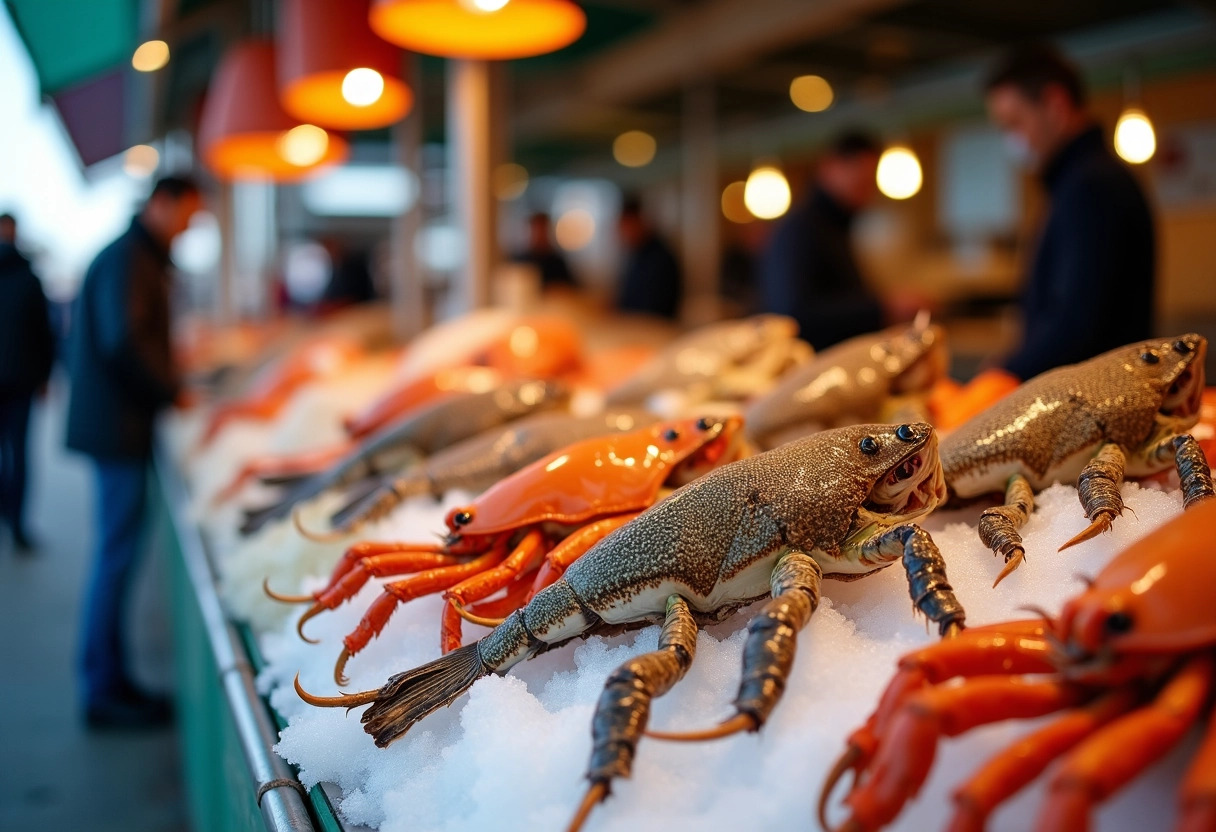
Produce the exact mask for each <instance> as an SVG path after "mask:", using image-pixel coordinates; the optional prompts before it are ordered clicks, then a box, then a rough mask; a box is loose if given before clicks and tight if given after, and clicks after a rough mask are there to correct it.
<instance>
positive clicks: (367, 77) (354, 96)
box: [342, 66, 384, 107]
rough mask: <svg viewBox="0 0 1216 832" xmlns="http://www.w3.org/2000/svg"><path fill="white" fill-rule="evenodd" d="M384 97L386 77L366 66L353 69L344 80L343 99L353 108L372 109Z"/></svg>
mask: <svg viewBox="0 0 1216 832" xmlns="http://www.w3.org/2000/svg"><path fill="white" fill-rule="evenodd" d="M382 95H384V76H383V75H381V74H380V73H379V72H376V70H374V69H371V68H369V67H366V66H361V67H358V68H357V69H352V70H351V71H350V72H348V73H346V76H345V77H344V78H343V79H342V98H343V99H344V100H345V101H346V103H347V104H350V105H351V106H352V107H370V106H371V105H372V104H375V103H376V102H377V101H379V100H380V97H381V96H382Z"/></svg>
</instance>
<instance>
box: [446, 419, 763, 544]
mask: <svg viewBox="0 0 1216 832" xmlns="http://www.w3.org/2000/svg"><path fill="white" fill-rule="evenodd" d="M741 427H742V420H741V419H740V418H739V417H737V416H731V417H728V418H726V419H707V418H702V419H681V420H677V421H671V422H659V423H656V424H653V425H648V426H647V427H644V428H641V429H639V430H635V431H632V432H629V433H621V434H614V435H612V436H606V437H605V436H599V437H596V438H594V439H587V440H584V441H582V442H576V443H575V444H573V445H569V446H567V447H565V448H563V449H561V450H559V451H556V452H554V453H552V454H549V455H548V456H546V457H544V458H543V459H539V460H537V461H536V462H534V463H532V464H531V465H529V466H527V467H526V468H523V469H521V470H520V471H519V472H517V473H516V474H513V475H512V476H510V477H507V478H506V479H504V480H501V481H500V482H499V483H498V484H497V485H495V486H493V487H492V488H490V489H489V490H487V491H486V492H485V493H484V494H482V495H481V496H480V497H479V498H478V499H477V500H476V502H474V503H473V504H472V505H469V506H463V507H458V508H455V509H453V510H452V511H450V512H449V513H448V516H447V518H446V523H447V525H448V528H449V529H450V530H451V532H452V536H453V537H458V538H465V537H473V536H480V535H495V534H498V533H501V532H504V531H508V530H511V529H519V528H524V527H526V526H532V525H536V524H538V523H545V522H556V523H561V524H563V525H577V524H581V523H584V522H586V521H588V520H590V519H591V518H593V517H599V516H601V515H605V514H621V513H624V512H629V511H640V510H641V509H644V508H646V507H647V506H650V505H652V504H653V503H654V502H655V500H656V499H657V498H658V495H659V491H660V489H662V487H663V486H664V484H665V483H667V481H668V479H669V478H670V476H671V474H672V470H673V469H674V468H676V467H677V466H679V465H681V464H682V463H684V462H686V461H695V460H693V457H694V455H696V457H697V459H699V458H700V457H701V456H706V457H709V459H708V461H709V462H714V461H717V459H718V458H719V456H720V455H721V454H724V453H726V452H727V448H728V446H729V445H730V443H731V440H732V439H733V438H734V437H735V435H736V434H737V433H738V432H739V431H740V429H741Z"/></svg>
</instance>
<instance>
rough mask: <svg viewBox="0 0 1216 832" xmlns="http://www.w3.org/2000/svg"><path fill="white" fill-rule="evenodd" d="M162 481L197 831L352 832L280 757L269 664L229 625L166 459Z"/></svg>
mask: <svg viewBox="0 0 1216 832" xmlns="http://www.w3.org/2000/svg"><path fill="white" fill-rule="evenodd" d="M155 473H156V480H157V484H158V486H159V487H158V488H157V489H155V493H156V494H157V495H158V496H157V499H156V500H155V511H156V512H157V513H158V514H159V515H161V517H160V519H161V520H162V521H163V523H164V525H165V526H166V528H167V531H168V535H167V537H168V538H169V551H168V552H167V553H166V554H167V556H168V558H167V559H168V563H169V568H168V572H169V592H170V603H171V604H172V606H171V609H172V610H173V620H172V626H173V648H174V676H175V683H176V695H177V713H178V729H179V731H180V733H181V745H182V755H183V770H184V777H185V783H186V793H187V796H188V797H187V799H188V803H189V807H188V808H189V813H190V819H191V823H192V825H193V827H194V828H195V829H196V830H212V829H224V830H229V831H230V832H242V831H243V830H251V831H252V830H262V829H265V830H271V832H287V830H298V831H299V832H309V831H310V830H325V832H339V831H340V830H343V829H344V827H343V826H342V824H341V823H340V822H339V821H338V819H337V815H336V813H335V812H334V810H333V806H332V805H331V803H330V800H329V798H328V797H327V796H326V794H325V792H324V790H323V788H322V787H321V786H317V787H315V788H313V789H310V790H307V791H306V790H305V789H304V787H303V785H301V783H300V782H299V780H297V779H296V775H295V772H294V771H293V770H292V768H291V766H289V765H288V764H287V763H286V762H285V761H284V760H283V759H281V758H280V757H279V756H278V755H276V754H275V753H274V751H273V750H272V746H273V745H274V744H275V743H276V742H277V741H278V732H279V728H280V727H281V723H279V721H278V718H277V716H276V715H275V714H274V712H273V711H272V710H271V708H270V707H269V705H267V703H266V701H265V700H264V699H263V698H262V697H261V696H259V695H258V692H257V688H256V686H255V682H254V680H255V677H256V674H257V671H258V669H259V667H260V665H261V657H260V655H259V654H258V651H257V646H256V643H255V642H254V639H253V636H252V633H251V632H250V631H249V630H248V628H246V627H244V626H243V625H239V624H234V623H233V622H231V621H229V620H228V618H227V617H226V616H225V615H224V611H223V608H222V606H221V604H220V600H219V596H218V594H217V589H216V579H215V570H214V567H213V563H212V560H211V556H210V553H209V551H208V548H207V543H206V539H205V536H204V534H203V533H202V530H201V529H200V528H199V526H198V524H197V523H196V522H195V521H194V520H193V519H192V518H191V513H190V510H189V509H190V501H189V498H188V494H187V491H186V487H185V483H184V482H183V480H182V478H181V476H180V474H179V473H178V471H177V469H176V468H175V467H174V465H173V464H172V462H171V461H170V457H169V455H168V454H167V453H163V452H162V453H158V454H157V456H156V460H155ZM347 832H350V830H347Z"/></svg>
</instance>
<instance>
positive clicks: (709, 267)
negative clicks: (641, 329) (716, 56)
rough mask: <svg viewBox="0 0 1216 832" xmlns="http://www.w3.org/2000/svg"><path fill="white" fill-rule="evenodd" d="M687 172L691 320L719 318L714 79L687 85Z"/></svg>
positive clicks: (684, 230) (684, 227) (685, 247)
mask: <svg viewBox="0 0 1216 832" xmlns="http://www.w3.org/2000/svg"><path fill="white" fill-rule="evenodd" d="M682 104H683V106H682V108H681V110H682V112H681V125H680V126H681V139H682V140H683V141H682V144H683V149H682V152H683V171H682V176H681V195H680V232H681V233H680V253H681V264H682V266H683V268H684V306H683V309H682V310H681V316H682V318H683V319H684V321H685V322H686V323H688V324H692V325H698V324H703V323H707V322H709V321H714V320H717V319H718V317H719V315H720V314H721V312H720V304H719V302H718V279H719V272H720V271H721V241H720V239H719V234H718V210H719V202H720V195H719V193H718V145H717V112H716V107H717V102H716V97H715V95H714V88H713V86H712V85H711V84H710V83H709V82H704V83H700V84H696V85H692V86H689V87H686V88H685V90H684V95H683V100H682Z"/></svg>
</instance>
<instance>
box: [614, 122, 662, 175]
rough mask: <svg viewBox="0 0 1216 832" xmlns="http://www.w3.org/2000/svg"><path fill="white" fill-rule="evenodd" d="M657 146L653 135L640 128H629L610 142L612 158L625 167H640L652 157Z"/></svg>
mask: <svg viewBox="0 0 1216 832" xmlns="http://www.w3.org/2000/svg"><path fill="white" fill-rule="evenodd" d="M656 147H657V145H656V143H655V140H654V136H652V135H650V134H649V133H646V132H643V131H641V130H630V131H628V132H627V133H622V134H621V135H619V136H617V137H616V140H615V141H614V142H613V143H612V158H614V159H616V160H617V162H619V163H620V164H622V165H624V166H625V167H627V168H641V167H645V166H646V165H649V164H650V163H651V161H652V160H653V159H654V152H655V148H656Z"/></svg>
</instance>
